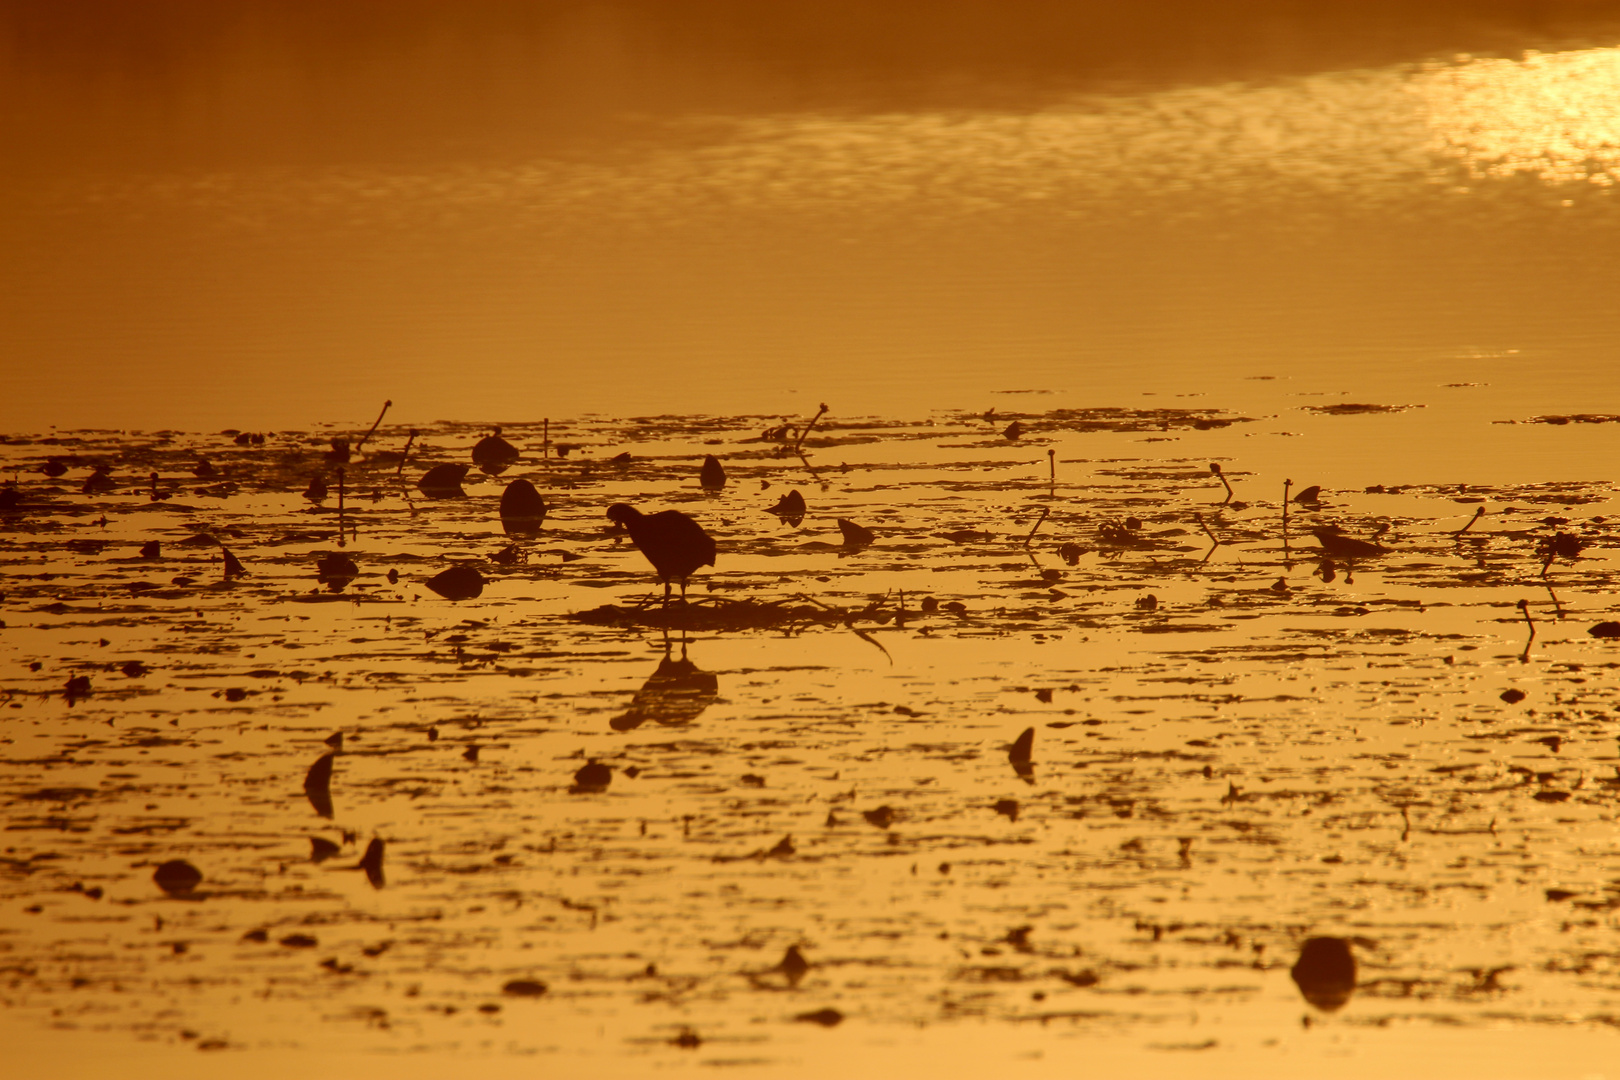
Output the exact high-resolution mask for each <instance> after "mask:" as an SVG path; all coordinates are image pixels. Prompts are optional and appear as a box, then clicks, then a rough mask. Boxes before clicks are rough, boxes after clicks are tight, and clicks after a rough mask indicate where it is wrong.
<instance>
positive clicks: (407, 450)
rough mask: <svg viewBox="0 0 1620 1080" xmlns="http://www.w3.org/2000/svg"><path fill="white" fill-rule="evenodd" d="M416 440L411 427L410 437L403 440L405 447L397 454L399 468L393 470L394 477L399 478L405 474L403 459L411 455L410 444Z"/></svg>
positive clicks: (414, 432)
mask: <svg viewBox="0 0 1620 1080" xmlns="http://www.w3.org/2000/svg"><path fill="white" fill-rule="evenodd" d="M415 441H416V429H415V428H411V434H410V437H409V438H407V439H406V440H405V449H404V450H403V451H401V452H400V455H399V468H397V469H395V470H394V478H395V479H401V478H403V477H404V475H405V461H406V459H407V458H409V457H410V456H411V444H412V443H413V442H415Z"/></svg>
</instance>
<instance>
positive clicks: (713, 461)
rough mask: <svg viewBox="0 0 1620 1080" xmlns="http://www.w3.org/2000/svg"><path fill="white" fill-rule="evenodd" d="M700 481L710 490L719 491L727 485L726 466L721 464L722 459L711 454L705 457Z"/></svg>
mask: <svg viewBox="0 0 1620 1080" xmlns="http://www.w3.org/2000/svg"><path fill="white" fill-rule="evenodd" d="M698 483H699V484H701V485H702V486H703V487H705V488H707V489H708V490H710V491H718V490H720V489H721V488H723V487H725V486H726V468H725V466H724V465H721V464H720V459H719V458H717V457H715V456H714V455H713V454H709V455H707V456H706V457H704V459H703V470H702V471H701V472H699V473H698Z"/></svg>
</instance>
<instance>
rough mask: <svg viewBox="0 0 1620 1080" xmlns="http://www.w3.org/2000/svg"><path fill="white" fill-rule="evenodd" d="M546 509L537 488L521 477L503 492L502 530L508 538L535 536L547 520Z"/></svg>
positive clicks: (508, 485)
mask: <svg viewBox="0 0 1620 1080" xmlns="http://www.w3.org/2000/svg"><path fill="white" fill-rule="evenodd" d="M546 509H547V508H546V501H545V500H544V499H542V498H541V497H540V492H539V491H538V490H536V488H535V486H534V485H533V484H531V483H530V482H529V481H527V480H524V479H522V478H521V477H519V478H518V479H516V480H513V481H512V482H511V483H510V484H507V485H506V490H505V491H503V492H501V528H503V529H505V530H506V535H508V536H533V535H534V534H536V533H538V532H539V531H540V526H541V524H543V523H544V522H545V520H546Z"/></svg>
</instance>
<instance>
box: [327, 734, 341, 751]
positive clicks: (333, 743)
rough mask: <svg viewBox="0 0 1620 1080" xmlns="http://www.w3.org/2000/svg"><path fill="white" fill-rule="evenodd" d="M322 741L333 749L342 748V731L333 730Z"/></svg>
mask: <svg viewBox="0 0 1620 1080" xmlns="http://www.w3.org/2000/svg"><path fill="white" fill-rule="evenodd" d="M324 741H325V743H326V745H327V746H330V747H331V748H332V749H334V750H342V749H343V732H341V731H334V732H332V734H330V735H328V736H327V737H326V739H325V740H324Z"/></svg>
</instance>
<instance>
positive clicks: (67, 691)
mask: <svg viewBox="0 0 1620 1080" xmlns="http://www.w3.org/2000/svg"><path fill="white" fill-rule="evenodd" d="M62 696H63V697H65V698H67V703H68V704H69V705H73V704H75V703H76V702H77V701H78V700H79V699H80V698H82V697H89V696H90V676H88V675H74V676H72V677H70V678H69V679H68V681H67V684H66V685H65V686H64V687H63V688H62Z"/></svg>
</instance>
